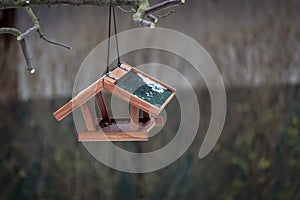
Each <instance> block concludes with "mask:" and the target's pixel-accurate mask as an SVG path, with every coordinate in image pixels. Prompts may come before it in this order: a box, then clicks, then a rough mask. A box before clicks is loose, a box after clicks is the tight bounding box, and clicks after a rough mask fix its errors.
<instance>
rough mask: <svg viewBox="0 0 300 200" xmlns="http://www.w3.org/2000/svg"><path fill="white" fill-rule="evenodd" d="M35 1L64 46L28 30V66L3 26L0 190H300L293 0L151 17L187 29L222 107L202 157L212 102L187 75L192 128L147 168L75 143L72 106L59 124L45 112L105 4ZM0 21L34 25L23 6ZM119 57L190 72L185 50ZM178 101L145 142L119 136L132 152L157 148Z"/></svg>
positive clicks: (281, 195) (210, 4) (298, 41)
mask: <svg viewBox="0 0 300 200" xmlns="http://www.w3.org/2000/svg"><path fill="white" fill-rule="evenodd" d="M155 2H158V1H150V3H155ZM33 9H34V11H35V12H36V15H37V16H38V17H39V19H40V24H41V28H42V30H43V32H44V33H45V35H46V36H48V37H49V38H51V39H53V40H56V41H60V42H63V43H66V44H69V45H71V46H72V50H66V49H63V48H60V47H57V46H53V45H50V44H48V43H46V42H44V41H42V40H41V39H40V38H39V37H38V35H33V36H32V37H30V38H29V39H28V42H27V43H28V47H29V50H30V53H31V56H32V58H33V61H34V63H35V65H36V69H37V71H36V73H35V74H34V75H30V74H29V73H28V72H27V71H25V70H24V69H25V68H26V63H25V60H24V58H23V55H22V54H21V51H20V48H19V46H18V44H17V42H16V39H15V38H14V37H11V36H9V35H0V85H1V90H0V111H1V112H0V134H1V140H0V199H96V198H97V199H99V198H100V199H188V198H191V197H194V198H196V197H197V199H228V200H230V199H300V191H299V188H300V180H299V178H297V177H299V176H300V146H299V145H298V142H299V141H300V91H299V83H300V20H299V19H300V2H299V1H297V0H288V1H285V0H266V1H258V0H229V1H221V0H212V1H205V0H198V1H196V0H189V1H187V3H186V4H185V5H183V6H180V7H177V8H175V10H176V11H177V12H176V13H175V14H173V15H171V16H168V17H166V18H161V19H159V22H158V24H157V26H159V27H164V28H170V29H174V30H177V31H180V32H182V33H184V34H186V35H188V36H190V37H192V38H193V39H195V40H196V41H198V42H199V43H200V44H201V45H202V46H203V47H204V48H205V49H206V50H207V52H208V53H209V54H210V55H211V57H212V58H213V60H214V61H215V62H216V64H217V66H218V69H219V71H220V72H221V74H222V77H223V80H224V82H225V85H226V93H227V101H228V102H227V117H226V121H225V125H224V130H223V132H222V135H221V137H220V139H219V141H218V143H217V145H216V146H215V147H214V149H213V151H212V152H211V153H210V154H209V155H208V156H207V157H205V158H204V159H201V160H200V159H199V158H198V151H199V148H200V145H201V143H202V141H203V137H204V135H203V134H205V133H206V131H207V128H208V124H209V120H210V115H211V113H210V106H211V105H210V98H209V94H208V91H207V88H206V87H205V84H204V83H203V80H199V79H197V78H194V79H192V80H194V82H193V87H194V90H195V91H196V93H197V96H198V100H199V102H200V105H199V108H200V110H201V121H200V127H199V130H198V134H197V137H196V139H195V140H194V142H193V144H192V145H191V146H190V147H189V149H188V151H186V152H185V153H184V154H183V156H182V157H181V158H180V159H178V160H177V161H176V162H174V163H173V164H171V165H170V166H168V167H166V168H164V169H161V170H158V171H155V172H151V173H145V174H129V173H122V172H119V171H116V170H114V169H111V168H109V167H106V166H105V165H103V164H102V163H100V162H98V161H97V160H96V159H94V158H93V157H92V156H91V155H90V154H89V152H87V150H86V149H85V147H84V146H83V145H82V144H81V143H78V142H77V141H76V130H75V127H74V123H73V118H72V116H69V117H67V118H66V119H64V120H63V121H62V122H59V123H58V122H56V121H55V119H54V118H53V116H52V112H53V111H55V110H56V109H58V108H59V107H60V106H62V105H63V104H64V103H65V102H66V101H67V100H69V99H70V98H71V94H72V87H73V83H74V79H75V76H76V72H77V70H78V69H79V67H80V64H81V63H82V61H83V60H84V58H85V57H86V56H87V54H88V53H89V52H90V51H91V50H92V49H93V48H94V47H95V46H96V45H97V44H98V43H99V42H101V41H103V40H105V39H106V37H107V14H108V12H107V10H108V9H107V7H90V6H81V7H72V6H53V7H33ZM117 19H118V29H119V31H120V32H121V31H125V30H129V29H132V28H136V26H135V24H134V23H133V22H132V16H131V14H128V13H123V12H122V11H121V10H117ZM7 26H12V27H18V28H20V29H21V30H22V31H24V30H26V29H27V28H29V27H31V26H32V24H31V21H30V20H29V18H28V16H27V15H26V13H24V12H23V10H21V9H16V10H15V9H10V10H1V11H0V27H7ZM143 39H145V38H143ZM123 60H124V61H126V62H128V63H130V64H132V65H133V66H137V65H140V64H143V63H148V62H153V61H155V62H157V63H163V64H165V65H169V66H172V67H174V69H177V70H179V71H180V72H181V73H182V74H184V75H185V76H186V77H187V78H190V77H193V75H192V74H193V71H192V69H191V67H188V63H186V61H185V60H184V59H182V58H178V57H176V55H170V54H168V53H167V52H162V51H157V50H145V51H137V52H132V53H129V54H127V55H125V56H124V57H123ZM105 63H106V61H103V65H105ZM101 64H102V63H99V65H101ZM153 70H157V69H153ZM99 73H102V72H99ZM153 73H157V72H153ZM168 78H170V77H166V79H168ZM171 78H172V77H171ZM197 80H198V82H197ZM106 98H107V99H109V98H110V97H109V96H106ZM187 98H188V97H187ZM177 106H178V104H177V103H176V101H172V102H171V103H170V104H169V105H168V107H167V112H168V116H172V117H169V118H168V121H167V124H166V126H165V127H164V128H163V130H162V132H161V133H160V134H157V135H156V136H154V137H153V138H152V139H151V140H152V141H151V142H148V143H147V142H146V143H145V142H144V143H142V142H141V143H140V142H126V143H116V144H117V145H118V146H120V147H122V148H124V149H130V150H132V151H146V150H147V149H151V147H155V148H157V149H158V148H159V147H162V146H164V145H165V144H166V143H168V142H169V141H171V140H172V138H173V137H174V135H173V134H174V133H176V129H177V124H178V121H180V116H176V115H175V116H174V115H172V111H174V110H176V107H177ZM149 146H150V147H149Z"/></svg>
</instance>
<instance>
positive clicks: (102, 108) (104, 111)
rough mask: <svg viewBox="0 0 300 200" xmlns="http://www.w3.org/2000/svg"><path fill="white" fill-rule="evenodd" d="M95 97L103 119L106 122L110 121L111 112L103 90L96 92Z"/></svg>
mask: <svg viewBox="0 0 300 200" xmlns="http://www.w3.org/2000/svg"><path fill="white" fill-rule="evenodd" d="M95 98H96V102H97V105H98V108H99V111H100V113H101V116H102V119H103V120H104V121H106V122H110V120H109V114H108V111H107V107H106V104H105V101H104V98H103V94H102V92H99V93H98V94H96V96H95Z"/></svg>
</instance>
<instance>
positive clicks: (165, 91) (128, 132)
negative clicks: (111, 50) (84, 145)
mask: <svg viewBox="0 0 300 200" xmlns="http://www.w3.org/2000/svg"><path fill="white" fill-rule="evenodd" d="M141 80H142V81H143V83H145V84H140V85H137V86H135V87H133V88H131V85H133V84H136V83H138V82H139V81H141ZM149 88H150V89H151V90H150V91H149ZM102 91H107V92H109V93H111V94H113V95H115V96H116V97H118V98H120V99H122V100H124V101H126V102H128V103H129V104H130V117H129V118H111V117H110V116H109V113H108V111H107V107H106V104H105V101H104V98H103V94H102ZM175 91H176V90H175V89H174V88H172V87H170V86H168V85H166V84H164V83H162V82H161V81H159V80H157V79H155V78H153V77H151V76H149V75H147V74H145V73H144V72H142V71H140V70H138V69H135V68H133V67H131V66H130V65H128V64H126V63H122V64H121V66H120V67H117V68H115V69H114V70H112V71H111V72H110V73H109V75H108V76H104V77H102V78H100V79H99V80H97V81H96V82H94V83H93V84H91V85H90V86H89V87H87V88H86V89H85V90H83V91H82V92H80V93H79V94H78V95H77V96H75V97H74V98H73V99H71V100H70V101H69V102H67V103H66V104H65V105H64V106H62V107H61V108H60V109H58V110H57V111H56V112H54V113H53V115H54V117H55V118H56V119H57V120H58V121H60V120H62V119H63V118H65V117H66V116H67V115H69V114H70V113H71V112H73V111H74V110H76V109H77V108H79V107H80V109H81V111H82V115H83V118H84V120H85V124H86V128H87V131H86V132H80V133H78V141H81V142H83V141H147V140H148V133H149V131H150V130H151V129H152V128H153V127H155V126H162V125H163V118H161V117H157V116H158V114H159V113H160V112H161V111H162V110H163V109H164V108H165V106H166V105H167V104H168V103H169V102H170V101H171V99H172V98H173V97H174V95H175ZM93 97H95V99H96V102H97V105H98V108H99V111H100V113H101V116H102V118H101V119H98V118H95V117H93V116H92V114H91V111H90V108H89V106H88V101H89V100H91V99H92V98H93ZM139 110H142V111H143V117H141V118H140V117H139Z"/></svg>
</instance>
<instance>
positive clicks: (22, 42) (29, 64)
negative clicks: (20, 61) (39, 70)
mask: <svg viewBox="0 0 300 200" xmlns="http://www.w3.org/2000/svg"><path fill="white" fill-rule="evenodd" d="M20 45H21V49H22V52H23V55H24V57H25V60H26V64H27V70H29V71H30V73H31V74H33V73H34V72H35V69H34V67H33V64H32V59H31V58H30V56H29V52H28V48H27V45H26V41H25V39H22V40H20Z"/></svg>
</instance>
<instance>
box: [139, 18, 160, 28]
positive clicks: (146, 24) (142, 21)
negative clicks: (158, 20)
mask: <svg viewBox="0 0 300 200" xmlns="http://www.w3.org/2000/svg"><path fill="white" fill-rule="evenodd" d="M134 21H135V23H136V24H137V25H139V26H141V27H149V28H154V27H155V24H154V23H153V22H149V21H147V20H145V19H141V18H137V19H135V20H134Z"/></svg>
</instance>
